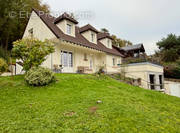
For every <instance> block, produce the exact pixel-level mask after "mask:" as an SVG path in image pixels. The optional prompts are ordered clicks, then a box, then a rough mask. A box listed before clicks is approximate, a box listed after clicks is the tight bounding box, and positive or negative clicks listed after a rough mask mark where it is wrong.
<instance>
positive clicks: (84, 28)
mask: <svg viewBox="0 0 180 133" xmlns="http://www.w3.org/2000/svg"><path fill="white" fill-rule="evenodd" d="M88 30H92V31H94V32H96V33H98V32H99V31H98V30H96V29H95V28H94V27H93V26H92V25H90V24H87V25H85V26H83V27H81V28H80V29H79V32H80V33H82V32H85V31H88Z"/></svg>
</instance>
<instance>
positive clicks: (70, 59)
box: [61, 50, 73, 67]
mask: <svg viewBox="0 0 180 133" xmlns="http://www.w3.org/2000/svg"><path fill="white" fill-rule="evenodd" d="M70 56H71V57H70ZM64 58H66V59H64ZM63 61H64V62H63ZM61 65H62V66H63V67H73V52H70V51H65V50H61Z"/></svg>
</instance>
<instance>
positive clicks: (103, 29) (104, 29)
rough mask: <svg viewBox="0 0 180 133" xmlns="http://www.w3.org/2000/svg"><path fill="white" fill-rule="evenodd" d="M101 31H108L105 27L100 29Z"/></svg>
mask: <svg viewBox="0 0 180 133" xmlns="http://www.w3.org/2000/svg"><path fill="white" fill-rule="evenodd" d="M101 32H103V33H109V31H108V30H107V29H106V28H102V29H101Z"/></svg>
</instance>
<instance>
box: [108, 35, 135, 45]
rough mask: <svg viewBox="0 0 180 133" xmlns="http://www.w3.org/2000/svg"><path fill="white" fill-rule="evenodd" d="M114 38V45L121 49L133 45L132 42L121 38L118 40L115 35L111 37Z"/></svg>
mask: <svg viewBox="0 0 180 133" xmlns="http://www.w3.org/2000/svg"><path fill="white" fill-rule="evenodd" d="M111 37H112V38H113V44H114V45H116V46H119V47H125V46H128V45H132V42H130V41H128V40H123V39H120V38H117V37H116V36H115V35H112V36H111Z"/></svg>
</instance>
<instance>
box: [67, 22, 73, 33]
mask: <svg viewBox="0 0 180 133" xmlns="http://www.w3.org/2000/svg"><path fill="white" fill-rule="evenodd" d="M67 34H69V35H71V34H72V25H70V24H67Z"/></svg>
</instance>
